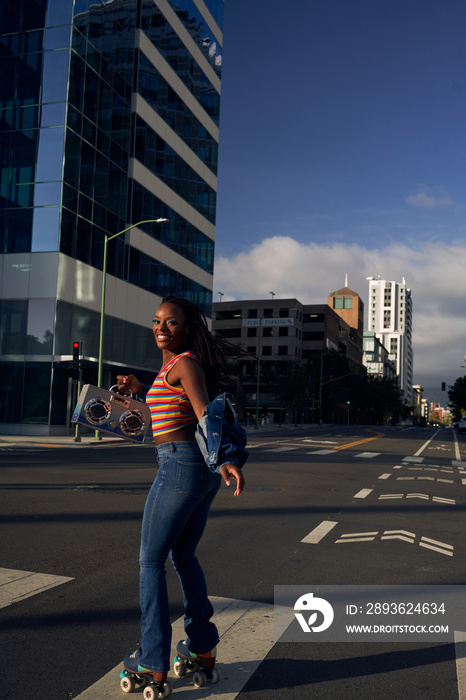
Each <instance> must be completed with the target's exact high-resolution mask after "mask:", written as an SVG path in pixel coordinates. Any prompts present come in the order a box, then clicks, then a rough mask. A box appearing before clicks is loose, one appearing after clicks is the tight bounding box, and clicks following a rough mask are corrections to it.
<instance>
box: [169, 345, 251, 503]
mask: <svg viewBox="0 0 466 700" xmlns="http://www.w3.org/2000/svg"><path fill="white" fill-rule="evenodd" d="M175 370H178V371H175ZM169 374H170V379H169V380H168V381H169V382H170V384H172V385H174V383H175V381H176V382H179V383H180V384H181V386H182V387H183V389H184V390H185V392H186V394H187V396H188V399H189V400H190V402H191V405H192V407H193V409H194V413H195V414H196V418H197V420H198V421H200V420H201V418H202V416H203V414H204V411H205V409H206V406H207V404H208V403H209V394H208V391H207V385H206V379H205V374H204V370H203V369H202V367H201V366H200V364H199V363H198V362H197V361H196V360H193V359H192V358H190V357H183V358H182V359H181V360H179V362H177V363H176V365H175V366H174V367H173V369H172V370H170V373H169ZM167 379H168V378H167ZM220 474H221V475H222V477H223V480H224V482H225V484H226V485H227V486H230V484H231V478H232V477H233V478H234V479H236V490H235V493H234V495H235V496H239V495H240V493H241V491H242V490H243V489H244V484H245V482H244V477H243V472H242V471H241V469H240V468H239V467H237V466H236V465H235V464H229V463H227V464H223V465H222V466H221V467H220Z"/></svg>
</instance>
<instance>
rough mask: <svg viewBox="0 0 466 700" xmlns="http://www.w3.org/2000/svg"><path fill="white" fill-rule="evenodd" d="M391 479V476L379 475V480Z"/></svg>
mask: <svg viewBox="0 0 466 700" xmlns="http://www.w3.org/2000/svg"><path fill="white" fill-rule="evenodd" d="M390 477H391V474H381V475H380V476H379V479H389V478H390Z"/></svg>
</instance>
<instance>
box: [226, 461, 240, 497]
mask: <svg viewBox="0 0 466 700" xmlns="http://www.w3.org/2000/svg"><path fill="white" fill-rule="evenodd" d="M220 474H221V475H222V476H223V481H224V482H225V484H226V485H227V486H229V485H230V484H231V477H233V478H234V479H236V491H235V493H234V495H235V496H239V495H240V493H241V491H242V490H243V489H244V484H245V481H244V476H243V472H242V471H241V469H240V468H239V467H237V466H236V464H222V466H221V467H220Z"/></svg>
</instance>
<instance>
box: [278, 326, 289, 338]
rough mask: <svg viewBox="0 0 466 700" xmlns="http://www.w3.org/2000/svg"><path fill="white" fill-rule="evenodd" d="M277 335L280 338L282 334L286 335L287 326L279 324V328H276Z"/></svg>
mask: <svg viewBox="0 0 466 700" xmlns="http://www.w3.org/2000/svg"><path fill="white" fill-rule="evenodd" d="M278 335H279V336H280V337H282V338H283V337H284V336H287V335H288V326H280V328H279V329H278Z"/></svg>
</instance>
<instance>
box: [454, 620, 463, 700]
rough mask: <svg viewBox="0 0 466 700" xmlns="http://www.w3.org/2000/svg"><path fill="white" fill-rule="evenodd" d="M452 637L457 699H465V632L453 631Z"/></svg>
mask: <svg viewBox="0 0 466 700" xmlns="http://www.w3.org/2000/svg"><path fill="white" fill-rule="evenodd" d="M454 639H455V654H456V678H457V682H458V700H466V632H455V633H454Z"/></svg>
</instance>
